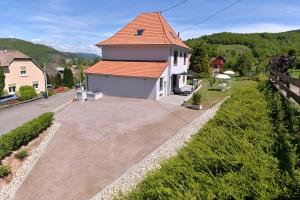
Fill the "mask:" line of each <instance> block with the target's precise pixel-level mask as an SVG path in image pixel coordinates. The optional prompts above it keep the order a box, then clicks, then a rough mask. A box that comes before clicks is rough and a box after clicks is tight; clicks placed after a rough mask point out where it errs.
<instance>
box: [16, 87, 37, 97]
mask: <svg viewBox="0 0 300 200" xmlns="http://www.w3.org/2000/svg"><path fill="white" fill-rule="evenodd" d="M34 97H37V93H36V91H35V89H34V88H33V87H32V86H29V85H26V86H21V87H20V89H19V100H20V101H26V100H29V99H33V98H34Z"/></svg>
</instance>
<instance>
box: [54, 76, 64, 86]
mask: <svg viewBox="0 0 300 200" xmlns="http://www.w3.org/2000/svg"><path fill="white" fill-rule="evenodd" d="M62 85H63V81H62V78H61V75H60V73H56V76H55V87H59V86H62Z"/></svg>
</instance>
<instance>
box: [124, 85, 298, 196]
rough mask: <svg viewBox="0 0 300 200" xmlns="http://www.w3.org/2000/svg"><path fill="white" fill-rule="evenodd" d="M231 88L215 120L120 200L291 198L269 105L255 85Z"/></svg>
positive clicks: (291, 194)
mask: <svg viewBox="0 0 300 200" xmlns="http://www.w3.org/2000/svg"><path fill="white" fill-rule="evenodd" d="M248 83H249V84H248V86H246V85H244V86H243V87H240V88H237V89H235V91H234V92H233V94H232V96H231V98H230V99H229V100H227V101H226V102H225V103H224V105H223V106H222V108H221V109H220V111H219V112H218V113H217V115H216V116H215V117H214V119H212V120H211V121H209V123H208V124H207V125H205V127H204V128H203V129H201V130H200V131H199V133H198V134H197V135H195V136H194V138H193V139H192V140H191V142H189V143H188V144H187V146H186V147H185V148H183V149H181V150H180V151H179V154H178V155H177V156H175V157H173V158H171V159H169V160H167V161H165V162H164V163H163V164H162V167H161V168H160V169H158V170H155V171H152V172H150V173H149V174H148V176H147V177H146V178H145V179H144V180H143V181H142V182H141V183H140V184H138V185H137V187H135V188H134V189H133V190H132V191H131V192H130V193H129V194H127V195H124V196H122V197H119V198H120V199H214V198H217V199H277V198H278V199H287V198H290V197H295V196H297V194H293V193H292V192H291V190H290V188H289V186H288V181H287V176H285V175H284V174H285V173H282V171H281V170H280V166H279V160H278V158H277V157H276V156H275V155H274V146H275V144H276V137H275V133H274V132H273V125H272V120H271V118H270V115H269V108H268V103H267V101H266V99H265V97H264V95H263V94H262V93H260V92H259V90H258V89H257V83H256V82H254V81H253V82H252V81H250V82H248Z"/></svg>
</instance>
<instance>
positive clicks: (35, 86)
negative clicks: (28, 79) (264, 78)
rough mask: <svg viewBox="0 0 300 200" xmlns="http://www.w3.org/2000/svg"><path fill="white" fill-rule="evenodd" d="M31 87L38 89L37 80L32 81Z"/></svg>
mask: <svg viewBox="0 0 300 200" xmlns="http://www.w3.org/2000/svg"><path fill="white" fill-rule="evenodd" d="M32 87H33V88H34V89H35V90H39V89H40V88H39V82H38V81H34V82H33V83H32Z"/></svg>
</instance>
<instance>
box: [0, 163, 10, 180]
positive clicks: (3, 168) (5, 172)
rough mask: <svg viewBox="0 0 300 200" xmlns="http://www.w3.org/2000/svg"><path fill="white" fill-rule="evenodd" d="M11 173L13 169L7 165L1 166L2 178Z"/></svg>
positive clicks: (0, 175) (0, 173) (0, 174)
mask: <svg viewBox="0 0 300 200" xmlns="http://www.w3.org/2000/svg"><path fill="white" fill-rule="evenodd" d="M10 173H11V169H10V167H9V166H7V165H0V178H4V177H6V176H8V175H9V174H10Z"/></svg>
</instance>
